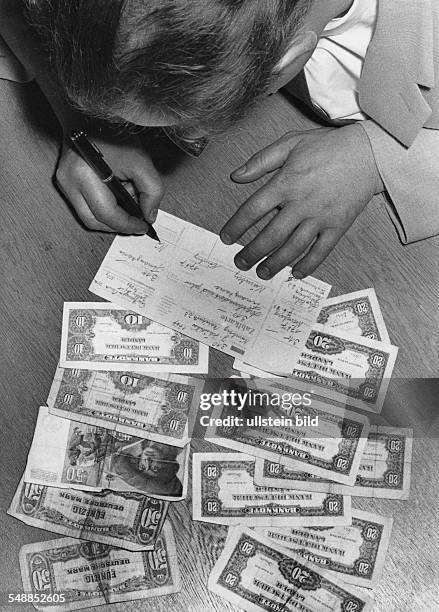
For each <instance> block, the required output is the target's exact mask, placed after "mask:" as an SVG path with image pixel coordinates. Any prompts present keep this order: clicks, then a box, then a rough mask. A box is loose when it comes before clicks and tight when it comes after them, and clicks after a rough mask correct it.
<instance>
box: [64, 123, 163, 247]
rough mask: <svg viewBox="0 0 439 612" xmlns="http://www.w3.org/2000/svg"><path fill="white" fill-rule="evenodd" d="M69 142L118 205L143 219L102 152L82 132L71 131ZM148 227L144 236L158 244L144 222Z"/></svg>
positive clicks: (155, 234)
mask: <svg viewBox="0 0 439 612" xmlns="http://www.w3.org/2000/svg"><path fill="white" fill-rule="evenodd" d="M70 142H71V144H72V145H73V147H74V149H75V151H76V152H77V153H78V154H79V155H80V156H81V157H82V159H83V160H84V161H85V162H86V163H87V164H88V165H89V166H90V168H92V169H93V170H94V171H95V172H96V174H97V175H98V176H99V178H100V179H101V181H102V182H103V183H105V184H106V185H107V187H108V188H109V189H110V190H111V192H112V193H113V195H114V196H115V198H116V200H117V202H118V204H119V205H120V206H121V207H122V208H123V209H124V210H125V211H126V212H127V213H128V214H130V215H132V216H133V217H137V218H138V219H143V214H142V211H141V209H140V207H139V205H138V204H137V202H136V200H135V199H134V198H133V197H132V196H131V195H130V193H129V192H128V191H127V190H126V189H125V187H124V186H123V184H122V181H121V180H120V179H118V178H117V176H115V174H114V172H113V171H112V169H111V168H110V166H109V165H108V164H107V162H106V161H105V159H104V156H103V154H102V152H101V151H100V150H99V149H98V147H97V146H96V145H95V143H94V142H92V141H91V140H90V139H89V138H88V136H87V134H86V133H85V132H84V130H73V131H72V132H71V134H70ZM145 223H146V224H147V225H148V231H147V232H146V235H147V236H149V237H150V238H152V239H153V240H157V242H160V240H159V237H158V236H157V233H156V231H155V229H154V228H153V226H152V225H151V224H150V223H148V222H147V221H145Z"/></svg>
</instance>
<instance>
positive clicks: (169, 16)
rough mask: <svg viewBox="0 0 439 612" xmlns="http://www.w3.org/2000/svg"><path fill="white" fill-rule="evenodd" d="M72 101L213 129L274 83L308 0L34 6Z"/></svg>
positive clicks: (81, 1)
mask: <svg viewBox="0 0 439 612" xmlns="http://www.w3.org/2000/svg"><path fill="white" fill-rule="evenodd" d="M26 3H27V7H28V15H29V19H30V21H31V23H32V24H33V25H34V26H35V27H36V28H37V29H38V31H39V34H40V36H41V38H42V40H43V42H44V43H45V45H46V47H47V50H48V52H49V56H50V58H51V63H52V65H53V67H54V69H55V73H56V75H57V78H58V79H59V81H60V84H61V86H62V87H63V89H64V90H65V93H66V94H67V96H68V97H69V98H70V100H71V101H72V102H73V103H74V104H75V105H76V106H78V107H79V108H81V109H82V110H84V111H85V112H89V113H90V114H94V115H97V116H101V117H104V118H107V119H111V117H112V116H113V115H116V116H117V109H118V108H119V109H120V108H121V107H123V106H124V105H125V106H126V105H127V104H128V105H129V106H130V107H131V108H134V109H135V108H136V105H138V107H139V109H140V108H144V107H145V106H146V107H147V108H148V109H150V110H152V111H156V112H159V113H160V112H163V113H165V114H168V113H171V114H175V115H177V116H178V117H179V120H180V121H181V122H182V123H184V124H188V125H197V126H198V127H202V128H203V129H205V130H207V131H209V132H211V131H216V130H219V129H224V128H226V127H227V126H228V125H230V124H232V123H233V122H235V121H236V120H238V119H240V118H241V117H242V116H243V115H244V114H245V112H246V111H247V110H248V109H249V107H250V106H251V105H252V104H253V103H254V102H255V101H256V100H257V99H259V98H260V97H261V96H262V95H264V94H265V93H267V90H268V89H269V87H270V84H271V83H272V76H273V69H274V67H275V65H276V63H277V62H278V61H279V60H280V59H281V57H282V55H283V54H284V52H285V51H286V49H287V47H288V43H289V41H290V40H291V37H292V35H293V34H294V32H295V31H296V29H297V27H298V25H299V24H300V20H301V17H302V15H303V14H304V12H306V10H307V8H308V6H309V4H310V0H26Z"/></svg>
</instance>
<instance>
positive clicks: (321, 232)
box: [221, 124, 384, 280]
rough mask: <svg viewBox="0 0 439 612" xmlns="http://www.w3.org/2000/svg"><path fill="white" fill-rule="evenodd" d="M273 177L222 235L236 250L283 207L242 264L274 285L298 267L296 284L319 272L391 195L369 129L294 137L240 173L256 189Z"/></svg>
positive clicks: (255, 158)
mask: <svg viewBox="0 0 439 612" xmlns="http://www.w3.org/2000/svg"><path fill="white" fill-rule="evenodd" d="M268 173H273V174H272V176H271V178H270V179H269V180H268V182H267V183H266V184H265V185H264V186H263V187H261V188H260V189H259V190H258V191H256V193H254V194H253V195H252V196H251V197H250V198H249V199H248V200H247V201H246V202H245V203H244V204H243V205H242V206H241V208H240V209H239V210H238V211H237V212H236V213H235V215H233V217H232V218H231V219H230V220H229V221H228V222H227V223H226V225H225V226H224V227H223V229H222V231H221V239H222V240H223V242H224V243H225V244H233V243H234V242H236V241H237V240H239V238H240V237H241V236H242V235H243V234H244V233H245V232H246V231H247V230H248V229H250V228H251V227H252V226H253V225H254V224H255V223H256V222H257V221H260V220H261V219H263V218H264V217H265V216H266V215H267V214H268V213H270V212H271V211H273V210H276V209H277V211H278V212H277V214H276V215H275V216H274V217H273V219H272V220H271V221H270V222H269V223H268V224H267V225H266V226H265V227H264V229H263V230H262V231H261V232H260V233H259V235H258V236H257V237H256V238H255V239H254V240H252V241H251V242H250V243H249V244H248V245H247V246H246V247H245V248H243V249H242V251H240V252H239V253H238V255H237V256H236V258H235V263H236V265H237V266H238V268H240V269H241V270H249V269H250V268H252V267H253V266H254V265H255V264H257V263H258V262H260V261H261V260H263V261H262V262H261V263H260V264H259V266H258V268H257V270H256V271H257V274H258V276H259V277H260V278H262V279H264V280H268V279H270V278H272V277H273V276H275V274H277V273H278V272H279V271H280V270H282V269H283V268H284V267H285V266H288V265H292V266H294V267H293V274H294V276H295V277H296V278H304V277H305V276H307V275H309V274H311V273H312V272H313V271H314V270H315V268H317V266H319V265H320V264H321V262H322V261H323V260H324V259H325V258H326V257H327V255H328V254H329V253H330V251H331V250H332V249H333V248H334V246H335V245H336V244H337V242H338V241H339V240H340V238H341V237H342V235H343V234H344V233H345V232H346V231H347V230H348V229H349V227H350V226H351V225H352V223H353V222H354V220H355V219H356V217H357V216H358V215H359V214H360V212H361V211H362V210H363V209H364V207H365V206H366V204H367V203H368V202H369V201H370V200H371V198H372V197H373V195H374V194H376V193H380V192H381V191H383V190H384V186H383V183H382V181H381V178H380V175H379V172H378V170H377V167H376V163H375V159H374V156H373V152H372V149H371V146H370V143H369V140H368V137H367V135H366V133H365V132H364V130H363V129H362V127H361V126H360V125H358V124H351V125H348V126H345V127H339V128H319V129H314V130H309V131H307V132H289V133H288V134H286V135H285V136H283V137H282V138H280V139H279V140H278V141H276V142H275V143H273V144H272V145H270V146H268V147H267V148H266V149H263V150H262V151H260V152H259V153H257V154H256V155H254V156H253V157H252V158H251V159H250V160H249V161H248V162H247V164H246V165H245V166H243V167H242V168H240V169H238V170H236V171H235V172H234V173H233V174H232V179H233V180H234V181H235V182H239V183H251V182H253V181H256V180H258V179H260V178H262V177H263V176H265V175H266V174H268Z"/></svg>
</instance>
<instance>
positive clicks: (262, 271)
mask: <svg viewBox="0 0 439 612" xmlns="http://www.w3.org/2000/svg"><path fill="white" fill-rule="evenodd" d="M257 275H258V276H259V278H262V280H268V279H269V278H271V272H270V269H269V268H267V267H266V266H262V268H258V269H257Z"/></svg>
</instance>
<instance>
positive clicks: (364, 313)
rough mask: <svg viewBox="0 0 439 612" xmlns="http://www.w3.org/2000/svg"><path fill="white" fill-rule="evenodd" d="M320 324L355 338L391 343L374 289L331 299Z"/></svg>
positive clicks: (326, 302)
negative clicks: (361, 337) (360, 337)
mask: <svg viewBox="0 0 439 612" xmlns="http://www.w3.org/2000/svg"><path fill="white" fill-rule="evenodd" d="M317 323H320V324H322V325H325V326H326V327H328V328H331V329H340V330H342V331H345V332H348V333H349V334H351V335H352V336H363V337H364V338H370V339H371V340H381V341H382V342H387V343H388V344H390V338H389V334H388V332H387V328H386V324H385V323H384V318H383V314H382V312H381V308H380V305H379V304H378V299H377V296H376V293H375V290H374V289H362V290H361V291H355V292H354V293H347V294H345V295H338V296H336V297H333V298H328V299H327V300H326V301H325V303H324V304H323V308H322V310H321V311H320V314H319V318H318V319H317Z"/></svg>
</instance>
